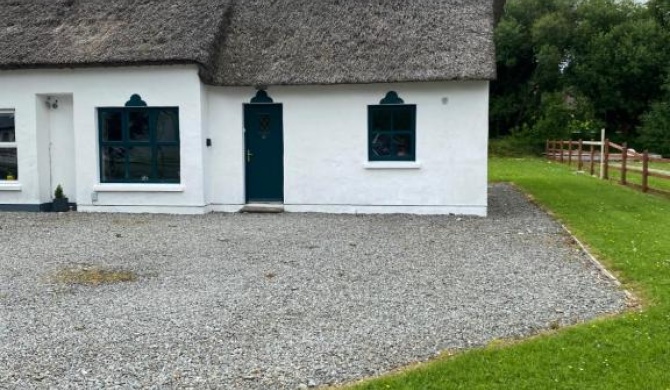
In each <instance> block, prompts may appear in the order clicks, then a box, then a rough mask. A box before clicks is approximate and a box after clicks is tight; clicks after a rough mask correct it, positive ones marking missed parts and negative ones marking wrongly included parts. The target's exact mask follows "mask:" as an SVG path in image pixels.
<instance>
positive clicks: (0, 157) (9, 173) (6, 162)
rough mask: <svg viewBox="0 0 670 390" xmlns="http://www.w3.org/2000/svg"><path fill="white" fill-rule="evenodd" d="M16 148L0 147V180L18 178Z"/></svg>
mask: <svg viewBox="0 0 670 390" xmlns="http://www.w3.org/2000/svg"><path fill="white" fill-rule="evenodd" d="M18 178H19V170H18V164H17V159H16V148H0V180H18Z"/></svg>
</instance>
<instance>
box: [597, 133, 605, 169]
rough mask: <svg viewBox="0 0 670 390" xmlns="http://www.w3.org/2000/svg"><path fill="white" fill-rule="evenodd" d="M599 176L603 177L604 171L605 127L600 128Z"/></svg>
mask: <svg viewBox="0 0 670 390" xmlns="http://www.w3.org/2000/svg"><path fill="white" fill-rule="evenodd" d="M599 161H600V173H599V174H598V176H600V178H601V179H604V177H603V174H604V173H605V129H602V130H600V160H599Z"/></svg>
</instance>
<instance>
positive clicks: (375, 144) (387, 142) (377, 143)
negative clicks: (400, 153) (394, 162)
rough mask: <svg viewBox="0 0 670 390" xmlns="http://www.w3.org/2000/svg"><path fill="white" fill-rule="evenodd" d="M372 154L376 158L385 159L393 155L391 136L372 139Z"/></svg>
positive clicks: (378, 135)
mask: <svg viewBox="0 0 670 390" xmlns="http://www.w3.org/2000/svg"><path fill="white" fill-rule="evenodd" d="M372 153H373V155H374V156H378V157H384V156H390V155H391V136H390V135H383V134H377V135H375V136H374V138H373V139H372Z"/></svg>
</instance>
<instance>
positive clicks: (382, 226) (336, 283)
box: [0, 185, 625, 389]
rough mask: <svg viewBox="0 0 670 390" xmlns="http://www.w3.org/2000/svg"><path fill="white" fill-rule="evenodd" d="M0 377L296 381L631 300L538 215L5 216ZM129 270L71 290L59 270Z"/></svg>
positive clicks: (20, 381)
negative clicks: (130, 278)
mask: <svg viewBox="0 0 670 390" xmlns="http://www.w3.org/2000/svg"><path fill="white" fill-rule="evenodd" d="M0 242H2V250H0V387H6V388H17V387H18V388H53V387H58V388H100V387H105V388H110V387H114V386H118V387H119V388H140V387H197V388H203V387H204V388H225V389H284V388H286V389H296V388H298V386H300V385H301V384H302V385H309V386H316V385H322V384H326V383H337V382H343V381H350V380H355V379H358V378H361V377H365V376H369V375H375V374H380V373H383V372H385V371H388V370H390V369H392V368H394V367H398V366H402V365H405V364H408V363H410V362H414V361H417V360H423V359H428V358H430V357H432V356H434V355H435V354H436V353H438V352H439V351H441V350H444V349H454V348H467V347H472V346H478V345H482V344H485V343H487V342H488V341H491V340H492V339H496V338H509V337H518V336H523V335H528V334H533V333H537V332H538V331H541V330H543V329H547V328H550V327H551V326H552V325H554V326H555V325H556V324H558V323H560V324H570V323H574V322H578V321H583V320H586V319H589V318H593V317H596V316H599V315H602V314H604V313H611V312H617V311H620V310H622V309H623V308H624V306H625V295H624V294H623V292H622V291H619V290H617V288H616V287H615V286H613V285H612V284H611V283H610V282H609V281H608V280H607V279H605V278H603V277H602V276H600V274H599V273H598V272H597V270H596V269H595V267H593V266H592V265H591V264H590V263H589V261H588V259H587V257H586V256H585V254H583V253H582V252H580V251H579V250H578V249H577V247H576V246H575V245H574V244H573V243H572V242H571V241H570V239H569V237H568V236H567V235H566V234H565V233H564V232H563V231H562V229H561V227H560V225H558V224H557V223H556V222H554V221H553V220H552V219H551V218H550V217H548V216H547V215H546V214H545V213H544V212H542V211H540V210H539V209H538V208H537V207H535V206H533V205H532V204H530V203H529V202H528V201H527V200H526V199H525V197H524V196H523V195H522V194H520V193H519V192H518V191H516V190H515V189H513V188H512V187H510V186H507V185H494V186H492V187H491V194H490V217H489V218H465V217H454V216H451V217H442V216H406V215H387V216H380V215H377V216H353V215H317V214H210V215H205V216H166V215H160V216H155V215H154V216H150V215H126V214H114V215H113V214H104V215H94V214H78V213H65V214H60V215H59V214H22V213H0ZM81 267H102V268H109V269H123V270H129V271H133V272H135V273H136V274H137V275H138V276H139V278H138V279H137V281H135V282H126V283H117V284H110V285H101V286H84V285H67V284H59V283H55V282H54V281H53V279H52V277H53V275H55V274H56V273H57V272H58V271H59V270H62V269H70V268H81Z"/></svg>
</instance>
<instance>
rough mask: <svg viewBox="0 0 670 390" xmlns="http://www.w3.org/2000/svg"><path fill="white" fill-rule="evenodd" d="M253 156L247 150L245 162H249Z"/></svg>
mask: <svg viewBox="0 0 670 390" xmlns="http://www.w3.org/2000/svg"><path fill="white" fill-rule="evenodd" d="M253 156H254V154H253V153H251V151H250V150H249V149H247V162H248V163H249V162H251V158H252V157H253Z"/></svg>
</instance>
